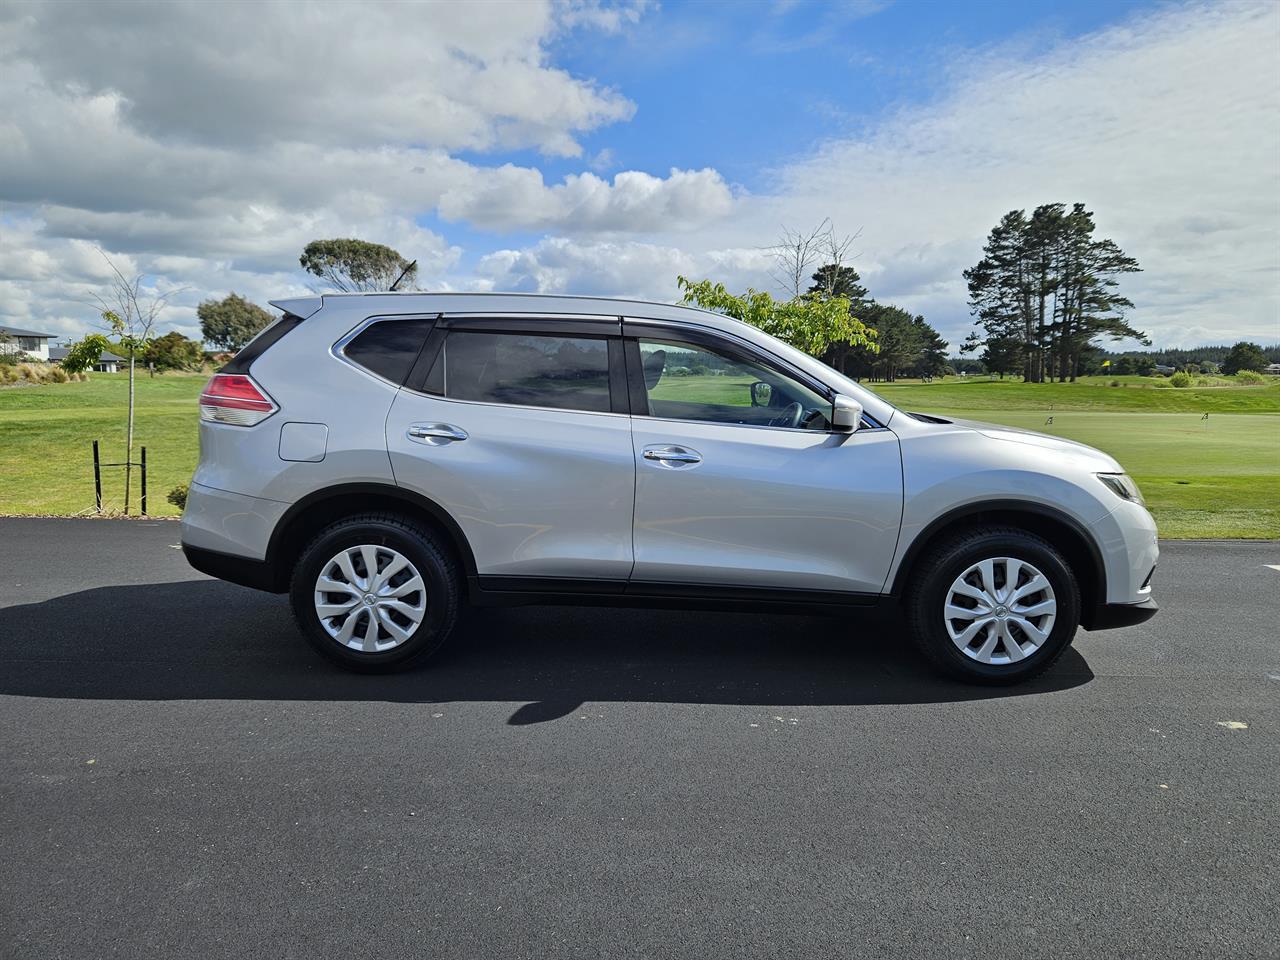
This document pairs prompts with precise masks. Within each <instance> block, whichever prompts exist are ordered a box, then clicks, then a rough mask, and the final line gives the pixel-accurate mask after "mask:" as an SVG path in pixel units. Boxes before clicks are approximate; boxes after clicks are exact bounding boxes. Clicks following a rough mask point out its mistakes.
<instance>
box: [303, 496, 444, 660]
mask: <svg viewBox="0 0 1280 960" xmlns="http://www.w3.org/2000/svg"><path fill="white" fill-rule="evenodd" d="M363 544H369V545H372V546H381V547H387V548H389V549H392V550H395V551H397V552H398V553H400V554H401V555H403V556H404V557H405V558H406V559H408V560H409V562H410V563H411V564H413V566H414V567H416V568H417V571H418V573H419V575H420V576H421V577H422V581H423V584H424V585H425V587H426V590H425V594H426V596H425V598H424V599H425V606H426V612H425V615H424V617H423V619H422V621H421V623H420V624H419V625H418V627H417V629H416V630H414V632H413V633H412V634H411V635H410V636H409V638H408V639H406V640H404V641H403V642H401V643H399V645H397V646H394V647H391V648H390V649H388V650H384V651H381V652H377V653H372V652H363V651H358V650H352V649H350V648H349V647H346V646H344V645H343V644H341V643H339V642H338V641H337V640H336V639H334V638H333V637H332V636H330V634H329V633H328V632H327V631H326V630H325V627H324V625H323V624H322V623H321V620H320V616H319V614H318V613H317V611H316V607H315V584H316V579H317V578H318V577H319V576H320V573H321V570H322V569H323V568H324V566H325V565H326V564H327V563H329V561H330V560H332V559H333V558H334V557H335V556H336V555H337V554H339V553H340V552H341V551H342V550H343V549H345V548H349V547H355V546H360V545H363ZM382 556H385V554H383V555H382ZM382 566H383V568H384V569H385V567H386V565H385V564H382ZM461 580H462V578H461V573H460V571H459V569H458V565H457V563H456V562H455V561H454V559H453V556H452V554H451V552H450V551H449V550H448V549H447V548H446V547H445V545H444V544H443V543H442V542H440V540H439V538H438V537H437V536H436V534H434V533H432V532H431V531H430V530H427V529H425V528H423V527H420V526H418V525H417V524H415V523H413V522H412V521H410V520H408V519H407V518H405V517H402V516H399V515H396V514H366V515H361V516H355V517H350V518H348V519H345V520H341V521H338V522H337V523H334V524H332V525H331V526H329V527H327V528H326V529H325V530H323V531H322V532H321V533H320V534H319V535H318V536H317V537H315V539H313V540H312V541H311V542H310V543H309V544H308V545H307V547H306V549H304V550H303V551H302V555H301V556H300V557H299V558H298V562H297V564H296V565H295V567H294V570H293V579H292V581H291V583H290V588H289V602H290V604H291V605H292V607H293V618H294V620H295V621H296V622H297V624H298V629H299V630H301V631H302V634H303V636H304V637H306V638H307V641H308V642H309V643H310V644H311V645H312V646H313V647H314V648H315V649H316V651H317V652H319V653H320V654H321V655H323V656H325V657H327V658H328V659H330V660H332V661H333V662H334V663H337V664H340V665H341V666H343V667H345V668H346V669H348V670H354V671H358V672H361V673H382V672H386V671H390V670H395V669H399V668H401V667H403V666H405V665H406V664H407V663H408V662H409V661H410V660H414V659H417V658H420V657H424V656H429V655H430V654H432V653H435V652H436V651H437V650H439V649H440V647H441V646H442V645H443V644H444V642H445V640H447V639H448V637H449V634H450V632H451V631H452V630H453V627H454V624H455V623H456V622H457V619H458V607H459V605H460V602H461V594H462V588H461ZM351 615H354V614H349V615H348V616H351ZM331 622H333V621H331ZM366 622H367V621H366Z"/></svg>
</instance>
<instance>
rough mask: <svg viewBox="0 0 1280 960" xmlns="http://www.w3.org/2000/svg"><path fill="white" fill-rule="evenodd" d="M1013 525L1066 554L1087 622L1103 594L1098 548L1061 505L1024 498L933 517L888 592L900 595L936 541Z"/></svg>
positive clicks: (909, 550) (1103, 577) (1102, 568)
mask: <svg viewBox="0 0 1280 960" xmlns="http://www.w3.org/2000/svg"><path fill="white" fill-rule="evenodd" d="M992 527H1011V528H1014V529H1017V530H1024V531H1026V532H1027V533H1030V534H1033V535H1034V536H1037V537H1041V538H1043V539H1045V540H1048V541H1049V542H1050V543H1052V544H1054V546H1055V547H1057V549H1058V550H1059V551H1061V553H1062V554H1063V556H1065V557H1066V559H1067V562H1068V564H1069V565H1070V566H1071V570H1072V572H1073V573H1074V574H1075V577H1076V581H1077V583H1078V584H1079V586H1080V608H1081V622H1082V624H1083V625H1084V626H1085V627H1086V628H1088V626H1089V623H1090V621H1091V618H1092V614H1093V612H1094V611H1095V610H1096V609H1097V608H1098V606H1099V605H1100V604H1102V603H1103V602H1104V601H1105V599H1106V596H1107V573H1106V567H1105V565H1104V564H1103V561H1102V551H1101V549H1100V548H1099V547H1098V544H1097V542H1096V541H1095V540H1094V539H1093V536H1092V535H1091V534H1090V533H1089V532H1088V530H1087V529H1086V528H1085V527H1084V526H1083V525H1082V524H1081V523H1079V522H1078V521H1077V520H1075V519H1074V518H1072V517H1070V516H1068V515H1067V514H1065V513H1063V512H1062V511H1060V510H1055V509H1054V508H1053V507H1048V506H1044V505H1043V504H1038V503H1031V502H1028V501H1022V500H986V501H982V502H979V503H973V504H968V505H966V506H962V507H957V508H955V509H953V510H950V511H948V512H947V513H944V514H943V515H942V516H940V517H938V518H936V519H935V520H933V521H932V522H931V523H930V524H929V525H928V526H926V527H925V528H924V530H922V531H921V532H920V533H919V534H918V535H917V536H916V538H915V539H914V540H913V541H912V542H911V545H910V546H909V547H908V548H907V550H906V552H905V554H904V555H903V558H902V561H901V562H900V563H899V564H898V569H897V572H896V573H895V574H894V577H893V581H892V585H891V586H890V589H889V591H888V592H889V595H890V596H892V597H894V598H896V599H899V600H901V599H902V598H903V596H904V595H905V594H906V593H907V591H908V589H909V586H910V584H911V582H912V578H913V576H914V574H915V573H916V572H918V571H919V568H920V565H921V563H922V562H923V561H924V560H925V559H926V558H927V557H929V555H930V554H931V552H932V551H933V550H934V549H936V548H937V547H938V545H939V544H942V543H945V542H946V541H948V540H951V539H953V538H955V537H957V536H961V535H963V534H965V533H968V532H970V531H974V530H982V529H988V528H992Z"/></svg>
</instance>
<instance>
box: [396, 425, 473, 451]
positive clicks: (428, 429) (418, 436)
mask: <svg viewBox="0 0 1280 960" xmlns="http://www.w3.org/2000/svg"><path fill="white" fill-rule="evenodd" d="M407 435H408V437H409V439H410V440H416V441H418V442H419V443H429V444H433V445H435V446H439V445H440V444H442V443H453V442H454V441H455V440H465V439H467V436H468V434H467V431H465V430H463V429H462V428H461V427H455V426H454V425H453V424H451V423H411V424H409V429H408V431H407Z"/></svg>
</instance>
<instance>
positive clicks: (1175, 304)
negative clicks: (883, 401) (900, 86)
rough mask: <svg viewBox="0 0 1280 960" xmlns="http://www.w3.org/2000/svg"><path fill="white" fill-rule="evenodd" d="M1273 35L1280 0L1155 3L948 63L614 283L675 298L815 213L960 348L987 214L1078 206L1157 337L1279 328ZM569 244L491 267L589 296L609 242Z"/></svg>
mask: <svg viewBox="0 0 1280 960" xmlns="http://www.w3.org/2000/svg"><path fill="white" fill-rule="evenodd" d="M1278 47H1280V6H1277V5H1275V4H1269V3H1268V4H1247V3H1237V4H1229V5H1226V4H1224V5H1213V6H1199V5H1194V6H1184V7H1172V8H1167V9H1164V10H1160V11H1157V12H1156V13H1155V14H1151V15H1147V16H1143V17H1134V18H1133V19H1131V20H1129V21H1127V22H1125V23H1123V24H1121V25H1119V26H1116V27H1112V28H1110V29H1106V30H1103V31H1100V32H1098V33H1096V34H1094V35H1092V36H1086V37H1083V38H1079V39H1076V40H1072V41H1066V42H1063V43H1061V44H1060V45H1058V46H1056V47H1053V48H1051V49H1049V50H1047V51H1046V52H1039V53H1027V52H1025V50H1023V51H1019V50H1018V49H1016V48H1015V47H1014V46H1009V47H1005V48H1002V49H1000V50H998V51H989V52H986V53H982V54H977V55H974V56H973V57H971V58H970V59H968V60H965V59H963V58H960V59H958V60H957V61H956V63H955V64H954V67H953V71H952V75H953V79H952V85H951V86H950V88H949V91H948V92H947V93H946V95H945V96H943V97H941V98H940V99H939V100H937V101H936V102H933V103H930V104H928V105H924V106H916V107H910V108H906V109H903V110H902V111H901V112H899V113H897V114H896V115H894V116H892V117H890V118H888V119H887V120H885V121H884V122H882V123H881V124H879V125H878V126H876V127H872V128H871V129H870V132H869V133H867V134H865V135H863V136H860V137H858V138H851V139H840V140H833V141H831V142H828V143H825V144H823V145H822V146H821V147H819V148H818V149H816V150H813V151H811V152H808V153H806V154H804V155H800V156H797V157H795V158H793V160H792V161H791V162H789V163H788V164H786V165H784V166H783V167H782V168H781V169H779V170H778V171H777V172H776V177H775V182H774V184H773V186H772V187H771V188H770V189H767V190H763V191H759V192H758V194H757V195H755V196H742V197H739V198H738V199H737V200H736V201H735V203H734V204H733V205H732V208H731V210H729V211H728V212H727V213H726V214H725V215H724V216H723V217H722V219H720V220H718V221H713V222H711V223H710V224H709V225H706V226H703V227H701V228H698V229H694V230H692V232H690V233H688V234H686V235H684V236H679V235H676V234H675V233H673V232H671V231H657V232H656V235H653V236H650V237H646V238H645V239H646V240H647V241H651V242H652V243H654V244H656V245H657V246H656V247H655V248H654V249H661V250H663V251H665V254H664V256H652V255H649V256H647V258H646V257H645V256H640V255H639V254H638V253H636V252H635V248H632V247H624V248H623V249H626V250H632V251H633V253H632V255H631V258H630V260H629V261H628V262H630V263H631V264H632V265H633V266H632V271H633V272H631V273H626V274H622V275H618V276H617V277H616V278H617V280H618V281H619V282H623V283H625V284H626V285H627V286H626V289H627V290H628V291H635V290H645V291H651V292H652V293H653V294H654V295H658V296H664V297H667V298H669V297H670V296H671V295H672V293H671V291H672V289H673V286H672V285H673V283H674V276H675V273H676V272H678V271H677V270H676V269H675V265H676V264H689V263H693V264H699V265H700V264H702V263H705V260H703V259H700V257H701V254H700V253H699V252H700V251H714V250H722V249H729V248H740V247H742V246H743V245H744V244H761V245H764V244H768V243H769V242H770V241H771V240H772V238H774V237H776V236H777V235H778V232H779V229H780V226H781V225H783V224H786V225H789V226H792V227H802V226H809V225H814V224H817V223H818V222H820V221H821V220H822V219H823V218H824V217H828V216H829V217H831V218H832V219H833V220H834V221H835V222H836V224H837V225H838V226H839V227H841V228H842V229H844V230H846V231H850V232H852V231H853V230H855V229H857V228H859V227H861V228H863V233H862V236H861V237H860V238H859V240H858V242H857V247H858V249H859V250H860V251H861V255H860V256H859V258H858V260H857V267H858V269H859V270H860V272H861V273H862V275H863V279H864V281H865V282H866V283H867V284H868V285H869V286H870V288H871V292H872V294H873V295H875V296H877V297H878V298H881V299H883V300H886V301H891V302H897V303H899V304H901V305H902V306H904V307H906V308H908V309H910V310H912V311H913V312H915V311H919V312H923V313H924V314H925V315H926V316H927V317H929V318H930V319H931V320H933V321H934V322H935V323H936V324H937V325H939V327H940V328H941V329H942V330H943V332H944V335H946V336H948V337H949V338H950V339H951V340H952V342H953V343H955V344H958V343H959V342H960V341H961V340H962V339H963V337H964V335H965V333H966V332H967V330H968V329H969V327H970V321H969V318H968V314H967V308H966V291H965V287H964V281H963V278H962V276H961V273H962V271H963V270H964V268H965V267H967V266H970V265H971V264H973V263H975V262H976V261H977V260H978V259H979V257H980V256H981V248H982V243H983V240H984V238H985V236H986V233H987V231H988V230H989V229H990V228H991V227H992V226H993V225H994V224H995V222H996V221H997V219H998V218H999V217H1000V216H1001V215H1002V214H1003V213H1004V212H1006V211H1008V210H1010V209H1014V208H1027V209H1028V210H1029V209H1030V208H1033V207H1035V206H1036V205H1038V204H1041V203H1048V202H1054V201H1063V202H1067V203H1070V202H1073V201H1082V202H1084V203H1086V204H1087V205H1088V206H1089V207H1090V208H1091V209H1092V210H1094V211H1095V214H1096V219H1097V224H1098V233H1099V235H1100V236H1107V237H1111V238H1113V239H1115V240H1116V241H1117V242H1118V243H1119V244H1120V245H1121V246H1122V247H1123V248H1124V249H1125V250H1126V251H1127V252H1128V253H1130V254H1131V255H1133V256H1135V257H1137V258H1138V260H1139V262H1140V263H1141V264H1142V267H1143V271H1144V272H1143V273H1141V274H1137V275H1135V276H1133V277H1127V278H1126V279H1125V280H1124V282H1123V289H1124V290H1125V291H1126V292H1127V293H1128V294H1129V295H1130V297H1131V298H1132V299H1133V300H1134V301H1135V303H1136V304H1137V309H1136V310H1135V311H1134V312H1133V314H1132V317H1131V319H1132V320H1133V322H1134V324H1135V325H1136V326H1137V327H1139V328H1143V329H1146V330H1147V331H1148V332H1149V333H1151V335H1152V336H1153V338H1154V339H1155V341H1156V343H1157V344H1162V345H1168V346H1173V345H1179V344H1185V345H1192V344H1196V343H1203V342H1206V341H1213V342H1221V341H1232V340H1235V339H1239V338H1242V337H1249V338H1254V339H1262V340H1268V341H1274V340H1277V339H1280V163H1277V159H1276V158H1277V157H1280V82H1278V76H1277V70H1276V66H1275V62H1276V61H1275V51H1276V49H1277V48H1278ZM565 244H567V241H558V242H557V244H555V245H549V244H547V243H545V242H544V243H540V244H537V245H535V246H534V247H532V248H531V249H529V250H526V251H522V252H520V253H519V254H518V255H515V254H510V253H508V254H504V256H505V257H507V259H508V260H510V261H511V262H512V264H513V266H512V268H511V271H510V272H508V273H504V274H503V275H504V276H509V277H511V278H512V281H513V282H521V283H524V284H527V285H531V286H534V287H536V288H539V289H548V290H560V289H575V288H578V287H580V286H590V287H592V288H593V289H594V288H595V287H596V286H597V285H598V284H599V283H600V277H601V276H602V274H601V272H600V271H601V270H605V271H609V270H610V269H611V268H610V266H609V264H608V261H609V260H610V258H611V256H612V254H611V252H610V251H609V250H607V249H606V248H604V247H601V246H599V245H590V244H588V245H586V246H583V245H582V244H570V245H568V246H564V245H565ZM645 249H649V248H645ZM584 251H595V252H597V253H598V254H599V256H598V257H597V258H594V259H593V258H591V257H588V256H586V255H585V253H584ZM571 252H572V253H574V254H575V256H570V253H571ZM601 261H603V262H601ZM642 263H648V264H649V268H650V269H652V270H653V271H654V276H653V277H651V278H648V279H645V278H643V277H642V276H640V275H639V273H638V272H636V271H639V270H640V269H641V267H640V264H642ZM688 269H690V271H691V272H697V271H696V270H694V268H692V267H689V268H688ZM705 272H706V273H707V274H708V275H711V276H715V277H717V278H720V277H721V274H716V273H713V272H712V271H711V270H710V269H709V268H708V269H707V270H706V271H705ZM603 275H604V276H607V277H610V278H611V279H612V278H613V277H614V276H615V274H613V273H609V272H606V273H604V274H603ZM749 283H753V284H754V285H756V286H758V287H759V286H770V281H769V274H768V270H767V267H766V265H765V264H763V263H761V264H759V265H758V270H757V272H755V273H754V274H750V275H748V276H745V277H743V278H742V280H740V281H739V282H738V284H737V285H738V286H741V287H745V286H747V285H748V284H749ZM538 284H542V286H540V287H539V286H538ZM730 285H731V286H732V285H733V284H732V283H731V284H730Z"/></svg>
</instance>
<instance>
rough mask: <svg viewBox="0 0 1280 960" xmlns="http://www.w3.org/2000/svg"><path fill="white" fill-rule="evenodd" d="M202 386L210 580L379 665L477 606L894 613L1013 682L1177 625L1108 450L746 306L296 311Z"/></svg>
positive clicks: (201, 520)
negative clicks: (816, 339) (849, 370)
mask: <svg viewBox="0 0 1280 960" xmlns="http://www.w3.org/2000/svg"><path fill="white" fill-rule="evenodd" d="M273 305H274V306H276V307H278V308H279V309H281V310H282V311H284V317H283V318H282V319H281V320H279V321H278V322H277V323H276V324H275V325H273V326H271V327H269V328H268V329H267V330H266V331H264V332H263V333H262V334H261V335H259V336H258V338H257V339H255V340H254V341H253V342H252V343H250V344H249V345H248V346H246V347H245V348H244V350H242V351H241V352H240V353H239V355H237V356H236V358H235V359H234V360H233V361H232V362H231V363H230V364H228V365H227V366H226V367H225V368H224V369H223V370H222V372H220V373H219V374H217V375H216V376H214V377H213V379H212V380H211V381H210V382H209V384H208V386H207V387H206V388H205V391H204V393H203V394H202V396H201V397H200V418H201V423H200V465H199V467H198V468H197V470H196V473H195V477H194V480H193V482H192V484H191V489H190V494H189V496H188V499H187V508H186V512H185V514H184V515H183V518H182V546H183V550H184V551H185V552H186V556H187V558H188V560H189V561H190V563H191V564H192V566H194V567H195V568H196V569H198V570H202V571H204V572H205V573H208V574H211V575H213V576H215V577H220V578H222V579H225V580H230V581H232V582H233V583H239V584H244V585H246V586H251V587H257V588H259V589H262V590H269V591H273V592H276V593H285V592H288V593H289V595H290V599H291V601H292V606H293V611H294V614H295V616H296V619H297V622H298V625H299V627H300V628H301V630H302V632H303V634H304V635H305V636H306V637H307V638H308V640H310V642H311V643H312V644H313V645H314V646H315V648H316V649H317V650H318V651H320V652H321V653H322V654H324V655H325V656H327V657H329V658H331V659H333V660H335V661H337V662H338V663H340V664H342V665H344V666H346V667H350V668H354V669H358V670H377V669H387V668H390V667H393V666H399V665H401V664H404V663H405V662H406V661H408V660H409V659H410V658H411V657H415V656H419V655H421V654H424V653H429V652H431V651H434V650H436V649H437V648H438V647H439V646H440V645H441V644H442V643H443V642H444V640H445V639H446V637H447V636H448V635H449V632H450V630H452V629H453V626H454V623H455V621H456V620H457V618H458V615H459V610H460V608H461V607H462V605H463V603H464V601H465V602H468V603H471V604H522V603H537V602H541V603H575V602H594V603H609V604H615V603H616V604H640V605H646V606H647V605H654V606H658V605H685V604H690V603H713V604H726V603H727V604H731V605H735V606H738V605H750V606H755V607H756V608H759V609H765V610H796V609H803V610H807V611H818V610H826V611H833V612H836V611H845V610H848V609H849V608H858V607H867V606H872V605H875V604H884V603H897V604H901V605H902V607H903V608H904V610H905V614H906V620H907V624H908V627H909V631H910V634H911V636H912V637H913V639H914V641H915V642H916V644H917V645H918V646H919V647H920V649H921V650H922V651H923V652H924V653H925V654H926V655H927V656H928V657H929V658H930V659H931V660H932V661H933V662H934V663H935V664H936V665H937V666H939V667H941V668H943V669H944V670H946V671H949V672H950V673H952V674H954V675H957V676H959V677H961V678H964V679H968V680H973V681H980V682H995V683H1004V682H1012V681H1016V680H1022V679H1025V678H1027V677H1030V676H1032V675H1034V674H1036V673H1039V672H1040V671H1042V670H1044V669H1045V668H1046V667H1047V666H1049V664H1051V663H1052V662H1053V661H1054V659H1055V658H1057V657H1058V655H1059V654H1061V653H1062V651H1063V650H1064V649H1065V648H1066V646H1067V644H1069V643H1070V642H1071V639H1072V636H1073V635H1074V634H1075V632H1076V627H1077V626H1078V625H1083V626H1084V627H1086V628H1087V629H1090V630H1097V629H1104V628H1107V627H1117V626H1124V625H1128V624H1134V623H1139V622H1141V621H1143V620H1146V619H1147V618H1149V617H1151V616H1152V615H1153V614H1154V613H1155V611H1156V605H1155V603H1154V601H1153V600H1152V598H1151V575H1152V573H1153V571H1154V569H1155V564H1156V556H1157V547H1156V528H1155V524H1154V523H1153V521H1152V519H1151V516H1150V514H1148V513H1147V511H1146V509H1145V508H1144V507H1143V503H1142V496H1141V494H1140V493H1139V492H1138V489H1137V487H1136V486H1135V485H1134V483H1133V481H1132V480H1130V479H1129V477H1127V476H1126V475H1125V473H1124V471H1123V470H1122V469H1121V467H1120V465H1119V464H1118V463H1116V461H1115V460H1113V459H1112V458H1111V457H1109V456H1107V455H1106V454H1104V453H1101V452H1099V451H1097V450H1094V449H1091V448H1089V447H1086V446H1082V445H1080V444H1076V443H1070V442H1067V441H1065V440H1060V439H1057V438H1055V437H1048V436H1042V435H1040V434H1035V433H1027V432H1022V431H1018V430H1013V429H1010V428H1008V427H997V426H991V425H987V424H981V423H966V422H963V421H955V420H947V419H943V418H941V417H935V416H927V415H925V414H919V413H907V412H905V411H902V410H898V409H896V408H894V407H893V406H892V405H890V404H889V403H887V402H885V401H884V400H883V399H881V398H880V397H878V396H876V395H875V394H874V393H871V392H869V391H867V390H865V389H863V388H862V387H860V386H859V385H858V384H856V383H854V382H853V381H851V380H849V379H847V378H846V377H844V376H842V375H841V374H839V373H837V372H836V371H835V370H832V369H831V368H830V367H828V366H826V365H824V364H822V363H820V362H818V361H817V360H815V359H813V358H812V357H810V356H807V355H805V354H804V353H801V352H799V351H798V350H796V349H794V348H792V347H790V346H788V345H787V344H785V343H782V342H780V341H778V340H775V339H774V338H772V337H770V336H767V335H766V334H764V333H762V332H760V331H759V330H757V329H755V328H754V327H751V326H749V325H747V324H744V323H740V322H738V321H735V320H731V319H728V318H726V317H723V316H720V315H717V314H713V313H706V312H703V311H700V310H693V309H688V308H685V307H676V306H670V305H665V304H656V303H640V302H634V301H626V300H604V299H593V298H586V297H544V296H525V295H514V294H512V295H508V294H487V295H486V294H421V293H411V294H355V295H348V294H341V295H329V294H326V295H324V296H315V297H305V298H301V299H293V300H282V301H278V302H276V303H274V304H273Z"/></svg>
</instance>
